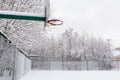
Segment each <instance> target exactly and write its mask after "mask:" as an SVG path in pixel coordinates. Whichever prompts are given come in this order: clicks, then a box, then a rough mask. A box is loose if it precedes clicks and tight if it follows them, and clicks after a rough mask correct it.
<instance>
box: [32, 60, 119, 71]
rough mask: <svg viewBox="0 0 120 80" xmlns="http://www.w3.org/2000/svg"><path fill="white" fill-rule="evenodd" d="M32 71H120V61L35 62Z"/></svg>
mask: <svg viewBox="0 0 120 80" xmlns="http://www.w3.org/2000/svg"><path fill="white" fill-rule="evenodd" d="M32 69H39V70H119V69H120V61H116V60H112V61H50V60H48V61H35V62H32Z"/></svg>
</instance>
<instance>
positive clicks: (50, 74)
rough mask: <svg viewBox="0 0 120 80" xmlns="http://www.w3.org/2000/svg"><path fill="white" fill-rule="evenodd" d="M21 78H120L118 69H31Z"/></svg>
mask: <svg viewBox="0 0 120 80" xmlns="http://www.w3.org/2000/svg"><path fill="white" fill-rule="evenodd" d="M21 80H120V71H39V70H38V71H31V72H29V73H28V74H27V75H26V76H24V77H23V78H22V79H21Z"/></svg>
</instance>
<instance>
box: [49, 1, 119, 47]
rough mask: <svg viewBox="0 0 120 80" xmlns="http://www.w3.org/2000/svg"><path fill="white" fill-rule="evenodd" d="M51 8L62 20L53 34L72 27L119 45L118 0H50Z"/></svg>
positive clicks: (54, 14) (55, 15)
mask: <svg viewBox="0 0 120 80" xmlns="http://www.w3.org/2000/svg"><path fill="white" fill-rule="evenodd" d="M51 8H52V9H53V10H54V13H53V14H52V15H53V16H54V17H56V18H59V19H61V20H63V21H64V25H62V26H61V27H58V28H56V29H54V30H53V31H54V34H58V32H59V33H61V32H63V31H64V29H65V28H68V27H72V28H73V29H74V30H75V31H77V32H79V33H81V32H87V33H90V34H91V33H93V34H94V35H99V36H102V37H103V38H104V39H111V42H112V43H113V45H115V46H116V47H120V0H51ZM53 31H52V32H53Z"/></svg>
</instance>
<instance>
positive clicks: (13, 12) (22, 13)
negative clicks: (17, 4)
mask: <svg viewBox="0 0 120 80" xmlns="http://www.w3.org/2000/svg"><path fill="white" fill-rule="evenodd" d="M0 14H6V15H8V14H9V15H21V16H35V17H41V15H40V14H38V13H29V12H16V11H1V10H0Z"/></svg>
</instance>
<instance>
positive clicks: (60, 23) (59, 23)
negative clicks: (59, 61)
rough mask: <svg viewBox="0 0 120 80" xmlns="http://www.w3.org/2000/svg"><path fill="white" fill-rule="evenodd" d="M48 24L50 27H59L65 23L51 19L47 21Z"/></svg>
mask: <svg viewBox="0 0 120 80" xmlns="http://www.w3.org/2000/svg"><path fill="white" fill-rule="evenodd" d="M47 24H49V25H50V26H58V25H62V24H63V21H61V20H59V19H51V20H48V21H47Z"/></svg>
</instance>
